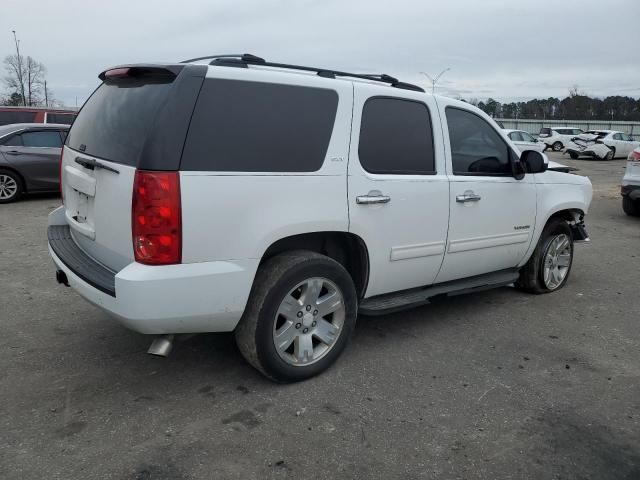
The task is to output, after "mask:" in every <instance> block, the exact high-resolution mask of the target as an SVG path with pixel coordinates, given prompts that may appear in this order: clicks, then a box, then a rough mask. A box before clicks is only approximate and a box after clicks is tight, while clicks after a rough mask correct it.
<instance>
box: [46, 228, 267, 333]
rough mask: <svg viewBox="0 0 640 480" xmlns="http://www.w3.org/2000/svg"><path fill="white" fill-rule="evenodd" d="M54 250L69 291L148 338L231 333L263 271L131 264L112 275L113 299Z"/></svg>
mask: <svg viewBox="0 0 640 480" xmlns="http://www.w3.org/2000/svg"><path fill="white" fill-rule="evenodd" d="M71 241H72V242H73V240H72V239H71ZM53 244H54V245H52V242H51V241H50V242H49V253H50V255H51V258H52V259H53V262H54V264H55V265H56V268H57V269H58V270H61V271H63V272H64V273H65V275H66V278H67V281H68V284H69V286H70V287H72V288H73V289H74V290H75V291H76V292H78V293H79V294H80V295H81V296H82V297H84V298H85V299H86V300H88V301H89V302H90V303H92V304H94V305H96V306H97V307H99V308H100V309H102V310H104V311H105V312H107V313H108V314H109V315H111V316H113V317H115V318H116V319H117V320H118V321H120V322H121V323H122V324H123V325H125V326H126V327H128V328H130V329H132V330H135V331H137V332H140V333H148V334H165V333H199V332H228V331H232V330H233V329H234V328H235V327H236V325H237V323H238V321H239V320H240V317H241V316H242V313H243V312H244V308H245V305H246V302H247V298H248V296H249V292H250V290H251V285H252V283H253V278H254V275H255V272H256V270H257V267H258V260H233V261H215V262H203V263H193V264H180V265H166V266H148V265H142V264H139V263H131V264H130V265H128V266H126V267H125V268H124V269H122V270H120V271H119V272H112V275H113V294H111V293H109V292H108V291H104V289H101V288H98V287H99V286H100V285H97V286H96V285H95V283H96V282H95V281H94V280H95V278H93V277H90V276H88V275H87V269H91V268H94V267H91V266H90V265H89V266H88V265H86V264H84V263H83V266H82V267H81V268H79V266H78V265H80V264H81V263H82V262H78V261H75V262H74V261H70V260H69V258H70V257H69V256H68V255H67V254H65V253H62V251H61V250H60V246H59V245H55V241H54V242H53ZM69 248H72V246H69ZM85 256H86V254H85ZM63 257H64V260H63ZM72 258H73V257H72ZM87 258H88V259H89V261H91V262H94V264H95V261H93V260H92V259H91V258H90V257H87ZM85 260H86V259H83V261H85ZM97 265H98V267H100V268H102V269H104V267H102V266H100V265H99V264H97ZM107 271H108V270H107ZM103 273H104V272H103Z"/></svg>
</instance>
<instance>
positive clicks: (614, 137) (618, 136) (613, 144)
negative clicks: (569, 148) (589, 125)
mask: <svg viewBox="0 0 640 480" xmlns="http://www.w3.org/2000/svg"><path fill="white" fill-rule="evenodd" d="M586 133H587V134H590V135H596V136H597V138H598V140H599V141H600V142H602V143H603V144H605V145H606V146H607V147H609V149H610V150H611V151H612V152H613V153H612V154H611V158H612V159H613V158H618V157H621V158H627V156H628V155H629V154H631V152H632V151H633V149H634V148H638V147H640V142H637V141H635V140H634V139H633V137H632V136H631V135H629V134H627V133H624V132H619V131H617V130H589V131H588V132H586ZM571 158H574V157H573V156H572V157H571Z"/></svg>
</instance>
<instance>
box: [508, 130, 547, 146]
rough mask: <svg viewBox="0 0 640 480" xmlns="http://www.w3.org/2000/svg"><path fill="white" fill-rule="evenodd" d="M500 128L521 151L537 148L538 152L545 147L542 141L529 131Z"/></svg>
mask: <svg viewBox="0 0 640 480" xmlns="http://www.w3.org/2000/svg"><path fill="white" fill-rule="evenodd" d="M502 130H503V131H504V133H506V134H507V136H508V137H509V138H510V139H511V141H512V142H513V143H514V144H515V145H516V147H518V149H519V150H520V151H521V152H522V151H524V150H537V151H538V152H542V151H544V149H545V147H546V144H545V143H544V142H542V141H538V140H536V139H535V138H534V137H533V135H531V134H530V133H527V132H524V131H522V130H509V129H508V128H503V129H502Z"/></svg>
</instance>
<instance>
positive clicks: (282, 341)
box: [273, 277, 346, 366]
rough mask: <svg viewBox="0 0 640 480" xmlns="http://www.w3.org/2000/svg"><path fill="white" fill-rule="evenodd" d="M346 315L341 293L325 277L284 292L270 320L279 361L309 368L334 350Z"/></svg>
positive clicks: (307, 281) (311, 279) (310, 280)
mask: <svg viewBox="0 0 640 480" xmlns="http://www.w3.org/2000/svg"><path fill="white" fill-rule="evenodd" d="M345 315H346V309H345V303H344V298H343V295H342V292H341V291H340V289H339V288H338V286H337V285H336V284H335V283H333V282H332V281H331V280H328V279H326V278H320V277H314V278H309V279H307V280H304V281H303V282H301V283H299V284H298V285H296V286H295V287H294V288H293V289H291V290H290V291H289V293H287V295H286V296H285V297H284V299H283V300H282V302H281V303H280V307H279V308H278V311H277V313H276V316H275V318H274V321H273V342H274V345H275V347H276V351H277V352H278V355H279V356H280V358H281V359H282V360H284V361H285V362H286V363H287V364H289V365H292V366H308V365H311V364H313V363H315V362H317V361H318V360H320V359H321V358H322V357H324V356H325V355H326V354H327V353H329V351H330V350H331V349H332V348H333V347H334V345H335V344H336V341H337V339H338V337H339V336H340V334H341V333H342V329H343V326H344V321H345Z"/></svg>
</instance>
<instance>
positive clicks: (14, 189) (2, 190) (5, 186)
mask: <svg viewBox="0 0 640 480" xmlns="http://www.w3.org/2000/svg"><path fill="white" fill-rule="evenodd" d="M16 193H18V182H16V180H15V178H13V177H11V176H9V175H3V174H0V200H10V199H11V198H13V197H15V195H16Z"/></svg>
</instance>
